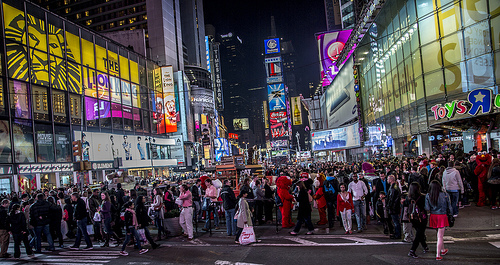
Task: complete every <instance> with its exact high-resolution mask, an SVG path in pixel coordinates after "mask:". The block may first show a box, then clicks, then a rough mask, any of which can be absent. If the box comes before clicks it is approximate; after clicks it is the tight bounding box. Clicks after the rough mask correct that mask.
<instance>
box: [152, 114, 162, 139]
mask: <svg viewBox="0 0 500 265" xmlns="http://www.w3.org/2000/svg"><path fill="white" fill-rule="evenodd" d="M160 115H161V114H160V113H156V112H154V111H151V121H152V124H151V133H152V134H156V133H157V132H158V130H157V127H158V126H159V125H158V122H159V116H160Z"/></svg>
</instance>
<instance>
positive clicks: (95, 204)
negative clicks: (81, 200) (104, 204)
mask: <svg viewBox="0 0 500 265" xmlns="http://www.w3.org/2000/svg"><path fill="white" fill-rule="evenodd" d="M101 200H102V199H101V196H100V195H99V190H98V189H94V190H93V191H92V195H91V196H90V198H89V214H90V218H91V220H92V224H93V226H94V241H96V242H101V241H103V236H102V234H101V224H102V216H101V214H100V213H99V211H98V210H99V206H100V205H101ZM96 214H97V215H96Z"/></svg>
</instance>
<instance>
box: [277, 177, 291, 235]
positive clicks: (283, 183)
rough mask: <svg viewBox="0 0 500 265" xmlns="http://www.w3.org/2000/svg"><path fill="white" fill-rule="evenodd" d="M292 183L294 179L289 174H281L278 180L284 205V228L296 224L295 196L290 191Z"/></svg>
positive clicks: (282, 225)
mask: <svg viewBox="0 0 500 265" xmlns="http://www.w3.org/2000/svg"><path fill="white" fill-rule="evenodd" d="M291 185H292V180H291V179H290V178H288V177H287V176H281V177H279V178H278V179H277V180H276V186H277V187H278V196H279V197H280V199H281V202H282V203H283V206H281V207H280V211H281V227H283V228H291V227H294V226H295V223H292V202H293V200H294V198H293V196H292V195H291V194H290V192H289V189H290V186H291Z"/></svg>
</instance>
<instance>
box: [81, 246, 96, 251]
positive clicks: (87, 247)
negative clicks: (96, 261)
mask: <svg viewBox="0 0 500 265" xmlns="http://www.w3.org/2000/svg"><path fill="white" fill-rule="evenodd" d="M92 249H94V247H93V246H86V247H85V248H84V249H83V250H92Z"/></svg>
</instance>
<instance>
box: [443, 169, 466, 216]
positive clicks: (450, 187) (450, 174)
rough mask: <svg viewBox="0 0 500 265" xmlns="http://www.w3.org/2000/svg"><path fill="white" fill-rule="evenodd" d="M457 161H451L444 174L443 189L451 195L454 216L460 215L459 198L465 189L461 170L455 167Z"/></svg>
mask: <svg viewBox="0 0 500 265" xmlns="http://www.w3.org/2000/svg"><path fill="white" fill-rule="evenodd" d="M457 165H458V161H457ZM454 166H455V163H454V162H453V161H450V162H449V163H448V167H447V168H446V170H445V171H444V174H443V189H444V190H445V191H446V192H447V193H448V195H449V196H450V201H451V208H452V209H453V212H452V214H453V217H458V199H459V197H460V193H463V191H464V184H463V182H462V177H461V176H460V172H458V170H457V169H455V168H454Z"/></svg>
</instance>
